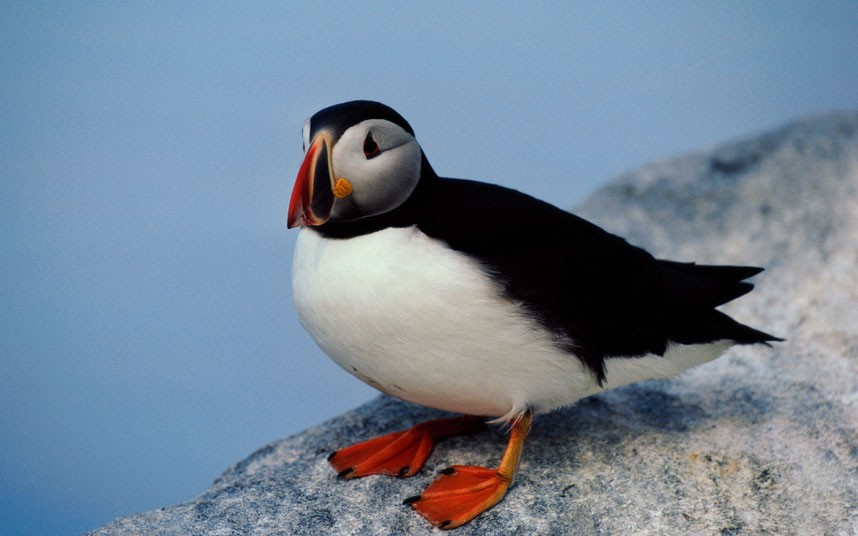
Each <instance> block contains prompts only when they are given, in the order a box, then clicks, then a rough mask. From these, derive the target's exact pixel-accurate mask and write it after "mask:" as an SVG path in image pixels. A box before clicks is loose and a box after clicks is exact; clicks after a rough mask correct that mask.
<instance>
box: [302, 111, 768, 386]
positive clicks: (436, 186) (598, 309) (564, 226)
mask: <svg viewBox="0 0 858 536" xmlns="http://www.w3.org/2000/svg"><path fill="white" fill-rule="evenodd" d="M409 128H410V127H409ZM411 225H416V226H417V228H419V229H420V230H421V231H422V232H424V233H425V234H426V235H428V236H430V237H432V238H435V239H438V240H441V241H443V242H445V243H446V244H448V245H449V246H450V247H451V248H453V249H455V250H457V251H460V252H462V253H464V254H466V255H468V256H470V257H472V258H473V259H475V260H476V261H478V262H479V264H480V265H481V266H482V267H483V269H484V270H485V271H486V273H488V274H489V275H490V276H491V277H492V278H494V279H495V280H496V281H497V282H498V285H499V287H500V288H501V289H502V292H503V293H504V294H505V295H506V296H507V297H508V298H509V299H511V300H514V301H515V302H518V303H519V304H520V305H521V306H522V308H523V309H524V310H525V311H527V312H528V313H529V314H531V315H532V316H533V317H534V318H535V319H537V320H538V321H539V323H540V324H541V325H543V326H545V327H546V328H547V329H549V330H550V331H551V332H552V333H553V334H554V338H555V340H556V344H558V345H559V346H561V347H562V348H563V349H564V350H566V351H568V352H569V353H571V354H574V355H576V356H577V357H578V358H579V359H581V360H582V361H583V363H584V364H585V365H586V366H587V367H588V368H589V369H590V370H591V371H592V373H593V374H594V375H595V377H596V379H597V381H598V382H599V383H600V384H601V383H602V382H604V380H605V360H606V359H610V358H611V357H638V356H644V355H647V354H656V355H664V352H665V351H666V350H667V348H668V346H669V345H670V344H671V343H680V344H693V343H708V342H715V341H719V340H722V339H728V340H733V341H735V342H736V343H738V344H754V343H766V342H768V341H776V340H780V339H778V338H776V337H773V336H772V335H769V334H767V333H763V332H761V331H758V330H756V329H753V328H751V327H748V326H745V325H743V324H740V323H739V322H737V321H735V320H733V319H732V318H730V317H729V316H727V315H726V314H724V313H722V312H720V311H718V310H716V309H715V308H716V307H717V306H719V305H722V304H724V303H727V302H729V301H731V300H733V299H735V298H738V297H739V296H742V295H744V294H746V293H747V292H749V291H750V290H751V289H752V288H753V285H752V284H751V283H748V282H746V281H745V280H746V279H748V278H750V277H751V276H753V275H755V274H757V273H759V272H760V271H762V269H761V268H755V267H747V266H707V265H697V264H693V263H679V262H674V261H667V260H659V259H656V258H654V257H653V256H652V255H650V254H649V253H648V252H646V251H645V250H643V249H641V248H638V247H635V246H633V245H630V244H629V243H628V242H626V241H625V240H624V239H622V238H620V237H618V236H615V235H613V234H610V233H608V232H607V231H605V230H603V229H601V228H600V227H598V226H596V225H594V224H592V223H590V222H588V221H586V220H584V219H582V218H579V217H578V216H575V215H574V214H571V213H569V212H566V211H564V210H561V209H559V208H557V207H555V206H553V205H551V204H549V203H546V202H543V201H540V200H538V199H536V198H534V197H531V196H529V195H526V194H523V193H521V192H518V191H516V190H512V189H509V188H504V187H501V186H497V185H492V184H486V183H481V182H476V181H468V180H460V179H448V178H441V177H438V175H437V174H436V173H435V172H434V170H433V169H432V167H431V166H430V165H429V163H428V161H427V160H426V158H425V156H424V157H423V167H422V173H421V177H420V182H419V183H418V186H417V188H416V189H415V191H414V192H413V193H412V195H411V197H410V198H409V199H408V200H407V201H406V202H405V203H404V204H402V205H401V206H399V207H397V208H396V209H394V210H392V211H390V212H388V213H385V214H382V215H379V216H374V217H370V218H365V219H362V220H357V221H350V222H341V223H334V222H328V223H325V224H324V225H322V226H320V227H319V228H318V230H319V232H321V233H323V234H324V235H325V236H327V237H329V238H348V237H351V236H357V235H361V234H366V233H369V232H374V231H377V230H380V229H383V228H386V227H404V226H411Z"/></svg>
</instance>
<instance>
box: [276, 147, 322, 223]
mask: <svg viewBox="0 0 858 536" xmlns="http://www.w3.org/2000/svg"><path fill="white" fill-rule="evenodd" d="M333 178H334V173H333V171H332V169H331V138H330V137H329V136H328V135H327V134H325V133H321V134H319V135H318V136H316V138H315V139H314V140H313V144H312V145H310V148H309V149H307V155H306V156H305V157H304V162H303V163H302V164H301V169H300V170H298V177H297V178H296V179H295V187H294V188H293V189H292V199H291V200H290V201H289V217H288V219H287V223H286V225H287V226H288V227H289V229H291V228H293V227H300V226H302V225H321V224H323V223H325V222H326V221H328V218H329V217H330V215H331V207H333V205H334V192H333Z"/></svg>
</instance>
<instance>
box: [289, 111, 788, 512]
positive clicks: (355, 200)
mask: <svg viewBox="0 0 858 536" xmlns="http://www.w3.org/2000/svg"><path fill="white" fill-rule="evenodd" d="M303 142H304V150H305V156H304V158H303V162H302V163H301V166H300V169H299V171H298V175H297V178H296V180H295V185H294V188H293V191H292V196H291V199H290V202H289V210H288V222H287V225H288V227H289V228H296V227H297V228H300V232H299V233H298V236H297V240H296V246H295V252H294V257H293V266H292V289H293V299H294V304H295V307H296V310H297V313H298V318H299V321H300V322H301V324H302V326H303V327H304V329H305V330H306V331H307V332H308V333H309V335H310V336H311V337H312V339H313V340H314V341H315V342H316V344H318V346H319V347H321V349H322V350H323V351H324V352H325V353H326V354H327V355H328V356H329V357H330V358H331V359H332V360H334V361H335V362H336V363H337V364H338V365H340V366H341V367H342V368H343V369H345V370H346V371H347V372H349V373H351V374H353V375H354V376H356V377H357V378H359V379H360V380H362V381H364V382H366V383H367V384H369V385H371V386H372V387H374V388H376V389H378V390H379V391H381V392H383V393H385V394H387V395H390V396H393V397H396V398H399V399H402V400H406V401H409V402H412V403H416V404H421V405H423V406H428V407H431V408H436V409H439V410H443V411H446V412H450V413H453V414H456V415H457V416H453V417H449V418H441V419H435V420H431V421H428V422H425V423H421V424H418V425H416V426H413V427H411V428H409V429H407V430H402V431H396V432H393V433H390V434H387V435H384V436H381V437H376V438H373V439H369V440H366V441H362V442H359V443H356V444H354V445H351V446H346V447H344V448H341V449H340V450H337V451H335V452H334V453H333V454H331V456H330V457H329V462H330V464H331V465H332V466H333V468H334V470H335V471H336V472H337V474H338V475H339V477H341V478H343V479H346V480H348V479H353V478H359V477H364V476H368V475H390V476H394V477H409V476H413V475H414V474H416V473H417V472H419V471H420V469H421V468H422V466H423V464H424V462H425V461H426V460H427V458H428V457H429V456H430V454H431V453H432V450H433V448H434V446H435V444H436V443H437V442H439V441H441V440H443V439H445V438H448V437H451V436H454V435H459V434H466V433H470V432H472V431H474V430H476V429H478V428H479V427H481V426H484V425H485V424H486V423H487V422H489V423H498V424H504V425H506V426H507V427H508V430H509V440H508V444H507V446H506V450H505V451H504V454H503V456H502V458H501V460H500V463H499V464H498V466H497V467H478V466H464V465H454V466H452V467H450V468H447V469H444V470H442V471H440V475H439V476H438V477H437V478H436V479H435V480H434V481H433V482H432V483H431V484H430V485H429V486H428V487H427V488H426V489H425V490H424V491H423V492H422V493H420V494H419V495H416V496H414V497H410V498H408V499H406V500H405V501H404V503H405V504H407V505H410V506H411V507H412V508H413V509H414V510H416V511H417V512H418V513H419V514H420V515H422V516H423V517H425V518H426V519H427V520H428V521H429V522H430V523H432V524H433V525H435V526H437V527H440V528H443V529H453V528H456V527H459V526H461V525H463V524H465V523H467V522H469V521H471V520H472V519H474V518H475V517H477V516H479V515H480V514H481V513H483V512H485V511H486V510H488V509H490V508H492V507H493V506H494V505H496V504H497V503H498V502H499V501H500V500H501V499H502V498H503V497H504V495H505V494H506V492H507V490H508V489H509V488H510V485H511V484H512V482H513V478H514V476H515V473H516V470H517V468H518V465H519V460H520V459H521V454H522V450H523V446H524V442H525V439H526V437H527V435H528V433H529V431H530V429H531V424H532V422H533V419H534V417H535V416H537V415H539V414H544V413H546V412H550V411H552V410H555V409H558V408H561V407H564V406H567V405H570V404H572V403H574V402H575V401H577V400H579V399H581V398H584V397H587V396H589V395H593V394H595V393H599V392H601V391H605V390H608V389H615V388H617V387H621V386H624V385H628V384H630V383H633V382H639V381H643V380H651V379H660V378H669V377H672V376H675V375H676V374H678V373H680V372H682V371H683V370H685V369H688V368H689V367H694V366H697V365H701V364H703V363H706V362H708V361H711V360H713V359H715V358H717V357H719V356H720V355H721V354H723V353H724V352H725V351H726V350H727V349H728V348H730V347H732V346H734V345H750V344H767V345H768V344H769V343H770V342H773V341H779V340H782V339H779V338H777V337H774V336H772V335H769V334H767V333H764V332H762V331H759V330H757V329H754V328H752V327H749V326H747V325H744V324H741V323H739V322H738V321H736V320H734V319H733V318H731V317H730V316H728V315H726V314H725V313H723V312H721V311H719V310H718V309H717V307H718V306H720V305H722V304H725V303H727V302H729V301H731V300H734V299H736V298H738V297H740V296H742V295H744V294H747V293H748V292H750V291H751V289H753V285H752V284H751V283H749V282H747V281H746V280H747V279H748V278H750V277H752V276H754V275H756V274H758V273H759V272H761V271H762V268H757V267H751V266H724V265H720V266H716V265H702V264H695V263H689V262H677V261H671V260H661V259H657V258H655V257H654V256H653V255H651V254H650V253H648V252H647V251H645V250H644V249H641V248H639V247H636V246H634V245H631V244H629V243H628V242H627V241H626V240H624V239H623V238H620V237H618V236H616V235H613V234H611V233H609V232H607V231H605V230H604V229H602V228H600V227H598V226H596V225H595V224H593V223H590V222H588V221H586V220H584V219H582V218H580V217H578V216H575V215H574V214H572V213H570V212H567V211H565V210H562V209H560V208H558V207H556V206H554V205H552V204H550V203H547V202H544V201H541V200H539V199H536V198H534V197H531V196H529V195H527V194H524V193H522V192H519V191H517V190H513V189H510V188H506V187H502V186H498V185H495V184H489V183H484V182H478V181H473V180H463V179H453V178H444V177H441V176H439V175H438V174H437V173H436V172H435V171H434V169H433V168H432V166H431V165H430V164H429V161H428V160H427V158H426V155H425V154H424V152H423V150H422V148H421V147H420V144H419V143H418V142H417V139H416V138H415V134H414V130H413V129H412V127H411V125H410V124H409V123H408V122H407V121H406V120H405V119H404V118H403V117H402V116H401V115H400V114H399V113H398V112H396V111H395V110H394V109H392V108H390V107H388V106H386V105H384V104H381V103H379V102H373V101H365V100H359V101H350V102H344V103H341V104H336V105H334V106H330V107H328V108H325V109H323V110H321V111H319V112H317V113H316V114H314V115H313V116H312V117H311V118H310V119H308V120H307V121H306V122H305V123H304V126H303Z"/></svg>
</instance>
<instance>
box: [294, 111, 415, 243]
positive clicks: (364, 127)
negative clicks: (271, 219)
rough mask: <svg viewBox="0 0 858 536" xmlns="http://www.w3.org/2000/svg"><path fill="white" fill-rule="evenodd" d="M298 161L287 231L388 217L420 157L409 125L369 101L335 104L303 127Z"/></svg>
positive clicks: (411, 185)
mask: <svg viewBox="0 0 858 536" xmlns="http://www.w3.org/2000/svg"><path fill="white" fill-rule="evenodd" d="M303 134H304V150H305V151H306V153H305V156H304V162H303V163H302V164H301V168H300V170H299V171H298V177H297V178H296V179H295V187H294V188H293V190H292V198H291V200H290V202H289V216H288V226H289V228H292V227H300V226H303V225H321V224H323V223H325V222H327V221H331V222H348V221H353V220H359V219H362V218H367V217H370V216H376V215H379V214H383V213H385V212H389V211H391V210H393V209H395V208H397V207H398V206H400V205H401V204H402V203H404V202H405V200H407V199H408V197H409V196H410V195H411V193H412V192H413V191H414V189H415V188H416V187H417V183H418V181H419V180H420V171H421V163H422V158H423V153H422V151H421V149H420V145H418V144H417V140H416V139H415V137H414V131H413V130H412V129H411V125H409V124H408V122H407V121H406V120H405V119H403V118H402V116H401V115H399V114H398V113H397V112H396V111H395V110H393V109H392V108H390V107H388V106H385V105H384V104H381V103H378V102H372V101H351V102H344V103H342V104H336V105H334V106H330V107H328V108H325V109H324V110H321V111H319V112H317V113H316V114H315V115H313V117H311V118H310V119H308V120H307V121H306V122H305V123H304V132H303Z"/></svg>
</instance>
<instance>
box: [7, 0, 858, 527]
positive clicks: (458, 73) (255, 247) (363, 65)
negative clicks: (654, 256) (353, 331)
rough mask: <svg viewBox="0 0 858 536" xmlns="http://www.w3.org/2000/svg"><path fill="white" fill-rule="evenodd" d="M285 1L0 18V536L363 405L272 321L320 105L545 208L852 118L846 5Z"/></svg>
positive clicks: (162, 491) (196, 477)
mask: <svg viewBox="0 0 858 536" xmlns="http://www.w3.org/2000/svg"><path fill="white" fill-rule="evenodd" d="M288 4H292V3H287V2H246V3H240V4H239V3H234V4H231V3H209V2H201V3H188V4H183V5H181V6H179V5H176V4H175V3H173V2H142V3H133V2H132V3H118V2H117V3H113V2H105V3H100V2H99V3H95V2H84V3H81V5H74V4H71V3H65V2H62V3H61V2H41V3H39V2H11V1H10V2H3V3H2V4H0V46H2V54H0V125H2V126H1V127H0V248H2V249H0V527H2V528H0V531H9V532H8V533H11V534H76V533H80V532H83V531H85V530H88V529H93V528H95V527H97V526H99V525H102V524H104V523H106V522H108V521H109V520H111V519H112V518H114V517H117V516H120V515H123V514H128V513H132V512H138V511H144V510H149V509H153V508H158V507H161V506H166V505H169V504H171V503H175V502H179V501H183V500H187V499H191V498H192V497H194V496H196V495H198V494H199V493H201V492H202V491H204V490H205V489H206V488H207V487H208V485H209V484H210V483H211V482H212V481H213V480H214V478H216V477H217V476H218V475H219V474H220V472H221V471H222V470H224V469H225V468H226V467H227V466H228V465H230V464H232V463H234V462H237V461H239V460H240V459H241V458H243V457H244V456H246V455H248V454H250V453H251V452H252V451H253V450H255V449H256V448H258V447H261V446H262V445H264V444H265V443H266V442H269V441H273V440H276V439H278V438H282V437H285V436H287V435H290V434H293V433H296V432H298V431H300V430H302V429H304V428H306V427H308V426H311V425H314V424H316V423H319V422H321V421H322V420H323V419H325V418H327V417H329V416H332V415H335V414H337V413H339V412H342V411H343V410H345V409H347V408H350V407H353V406H355V405H357V404H359V403H360V402H362V401H365V400H367V399H369V398H370V397H372V396H374V392H373V391H372V390H371V389H370V388H368V387H366V386H364V385H362V384H361V383H360V382H358V381H357V380H356V379H353V378H351V377H350V376H348V375H347V374H346V373H344V372H342V371H340V370H339V369H338V368H337V367H336V366H335V365H333V364H332V363H331V362H330V361H329V360H328V359H327V358H326V357H325V356H324V355H323V354H322V353H321V352H320V351H319V350H318V349H317V348H316V347H315V346H314V345H313V344H312V342H311V341H310V340H309V338H308V337H307V336H306V335H305V334H304V333H303V331H302V330H301V328H300V326H299V325H298V322H297V320H296V318H295V314H294V311H293V308H292V304H291V295H290V293H291V290H290V282H289V272H290V263H291V256H292V248H293V245H294V241H295V235H296V233H295V232H289V231H287V230H286V227H285V213H286V209H287V203H288V197H289V193H290V191H291V187H292V181H293V179H294V177H295V174H296V172H297V169H298V166H299V164H300V161H301V157H302V155H301V126H302V123H303V121H304V119H305V118H306V117H307V116H309V115H310V114H312V113H313V112H315V111H316V110H318V109H320V108H322V107H324V106H327V105H329V104H333V103H336V102H340V101H343V100H350V99H354V98H370V99H376V100H381V101H383V102H386V103H387V104H390V105H391V106H393V107H394V108H396V109H397V110H399V111H400V112H401V113H402V114H403V115H404V116H405V117H406V118H407V119H409V121H410V122H411V124H412V125H413V126H414V128H415V129H416V131H417V135H418V139H419V140H421V142H422V144H423V147H424V149H425V151H426V153H427V155H428V156H429V158H430V161H431V162H432V163H433V165H434V166H435V168H436V170H438V171H439V172H440V173H441V174H446V175H448V176H459V177H467V178H475V179H481V180H486V181H491V182H497V183H501V184H505V185H509V186H513V187H515V188H518V189H521V190H525V191H527V192H529V193H532V194H534V195H536V196H538V197H541V198H543V199H546V200H549V201H551V202H553V203H555V204H558V205H561V206H570V205H572V204H573V203H575V202H577V201H580V200H582V199H583V198H584V196H585V195H586V194H587V193H589V192H591V191H592V190H593V189H595V188H596V187H597V186H598V185H599V184H601V183H603V182H604V181H606V180H608V179H610V178H612V177H613V176H615V175H617V174H619V173H621V172H623V171H627V170H630V169H633V168H635V167H637V166H639V165H641V164H644V163H645V162H647V161H649V160H652V159H658V158H665V157H668V156H671V155H675V154H679V153H682V152H685V151H688V150H694V149H700V148H704V147H707V146H711V145H713V144H715V143H718V142H721V141H725V140H728V139H731V138H734V137H736V136H740V135H746V134H749V133H753V132H757V131H760V130H763V129H766V128H770V127H774V126H778V125H780V124H781V123H783V122H785V121H787V120H790V119H793V118H797V117H799V116H802V115H806V114H814V113H821V112H827V111H832V110H840V109H855V108H858V7H856V4H855V3H854V2H825V3H815V2H814V3H811V2H776V1H770V2H717V3H711V2H710V3H693V4H689V3H687V2H656V3H646V5H645V6H644V5H641V4H642V3H622V2H621V3H610V2H599V3H567V2H557V3H553V2H543V3H538V4H536V3H534V4H531V5H530V6H527V5H522V4H523V3H521V2H510V3H471V2H468V3H463V2H433V3H420V4H423V5H420V4H418V3H403V2H369V3H360V5H351V4H341V3H337V2H333V3H332V2H317V3H304V4H301V5H288ZM709 260H710V261H717V259H709Z"/></svg>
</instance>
